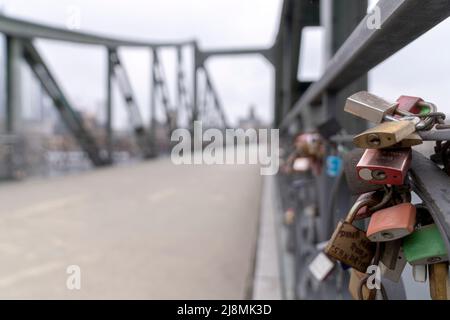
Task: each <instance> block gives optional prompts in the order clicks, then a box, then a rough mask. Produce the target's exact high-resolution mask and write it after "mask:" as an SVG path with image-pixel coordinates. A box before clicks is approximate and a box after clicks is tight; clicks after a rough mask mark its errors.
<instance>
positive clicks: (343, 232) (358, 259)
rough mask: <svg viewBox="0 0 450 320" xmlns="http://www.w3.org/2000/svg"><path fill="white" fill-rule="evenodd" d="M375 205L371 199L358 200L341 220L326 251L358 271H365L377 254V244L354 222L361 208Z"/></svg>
mask: <svg viewBox="0 0 450 320" xmlns="http://www.w3.org/2000/svg"><path fill="white" fill-rule="evenodd" d="M367 205H373V202H372V201H371V200H364V201H357V202H355V204H354V205H353V206H352V208H351V209H350V211H349V213H348V215H347V217H346V218H345V220H344V221H342V220H341V221H340V222H339V223H338V225H337V227H336V230H335V231H334V233H333V235H332V236H331V239H330V241H329V242H328V244H327V246H326V248H325V250H324V251H325V253H326V254H327V255H329V256H330V257H332V258H334V259H336V260H339V261H341V262H343V263H345V264H347V265H349V266H351V267H352V268H355V269H356V270H358V271H361V272H365V271H366V270H367V267H368V266H369V265H370V263H371V261H372V258H373V256H374V254H375V244H374V243H373V242H371V241H370V240H369V239H368V238H367V237H366V233H365V232H364V231H363V230H360V229H358V228H357V227H355V226H354V225H352V222H353V220H354V218H355V215H356V213H357V212H358V210H359V209H361V208H362V207H364V206H367Z"/></svg>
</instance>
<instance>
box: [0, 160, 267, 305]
mask: <svg viewBox="0 0 450 320" xmlns="http://www.w3.org/2000/svg"><path fill="white" fill-rule="evenodd" d="M260 191H261V176H260V175H259V168H258V167H257V166H243V165H239V166H230V165H223V166H175V165H173V164H172V163H171V162H170V161H169V160H167V159H160V160H155V161H152V162H146V163H141V164H137V165H133V166H127V167H115V168H107V169H101V170H96V171H92V172H87V173H83V174H79V175H74V176H67V177H59V178H52V179H45V180H33V181H31V180H30V181H26V182H19V183H6V184H3V185H0V298H25V299H26V298H44V299H45V298H73V299H77V298H127V299H131V298H137V299H140V298H193V299H196V298H213V299H214V298H236V299H238V298H245V297H248V295H249V292H248V289H249V286H250V283H251V273H252V271H253V258H254V251H255V241H256V238H257V237H256V233H257V221H258V213H259V209H260V208H259V207H260ZM69 265H79V266H80V268H81V290H68V289H67V287H66V281H67V277H68V274H67V273H66V268H67V266H69Z"/></svg>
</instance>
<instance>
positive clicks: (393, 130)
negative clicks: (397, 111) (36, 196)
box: [353, 120, 416, 149]
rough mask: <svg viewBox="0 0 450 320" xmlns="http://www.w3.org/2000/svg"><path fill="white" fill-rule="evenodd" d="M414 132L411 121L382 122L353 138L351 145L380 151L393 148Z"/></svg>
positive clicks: (414, 127)
mask: <svg viewBox="0 0 450 320" xmlns="http://www.w3.org/2000/svg"><path fill="white" fill-rule="evenodd" d="M415 131H416V123H415V122H414V121H412V120H402V121H395V122H383V123H380V124H379V125H377V126H375V127H373V128H370V129H367V130H366V131H364V132H363V133H360V134H358V135H356V136H355V137H354V138H353V143H354V144H355V145H356V146H357V147H359V148H364V149H382V148H387V147H390V146H393V145H395V144H397V143H399V142H401V141H402V140H403V139H405V138H406V137H408V136H409V135H410V134H411V133H414V132H415Z"/></svg>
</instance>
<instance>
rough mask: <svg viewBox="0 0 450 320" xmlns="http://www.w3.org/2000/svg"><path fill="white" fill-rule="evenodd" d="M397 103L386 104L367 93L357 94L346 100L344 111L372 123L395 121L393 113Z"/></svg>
mask: <svg viewBox="0 0 450 320" xmlns="http://www.w3.org/2000/svg"><path fill="white" fill-rule="evenodd" d="M397 106H398V103H396V102H388V101H386V100H384V99H383V98H380V97H378V96H376V95H374V94H371V93H369V92H367V91H360V92H357V93H355V94H353V95H351V96H350V97H348V98H347V101H346V103H345V107H344V111H345V112H348V113H351V114H353V115H355V116H357V117H360V118H363V119H366V120H367V121H370V122H373V123H381V122H383V121H384V120H391V121H395V120H396V119H395V118H394V117H393V114H394V111H395V109H396V108H397Z"/></svg>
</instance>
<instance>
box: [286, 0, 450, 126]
mask: <svg viewBox="0 0 450 320" xmlns="http://www.w3.org/2000/svg"><path fill="white" fill-rule="evenodd" d="M378 7H379V9H380V10H379V12H380V14H381V19H380V21H381V28H380V29H375V28H374V29H370V28H369V27H368V23H367V20H368V19H369V18H371V16H370V15H367V16H366V17H365V18H364V19H363V20H362V21H361V23H360V24H359V25H358V27H357V28H356V29H355V31H354V32H353V33H352V34H351V35H350V36H349V38H348V39H347V40H346V41H345V43H344V44H343V45H342V47H341V48H340V49H339V50H338V52H337V53H336V54H335V55H334V57H333V58H332V59H331V61H330V63H329V64H328V67H327V69H326V71H325V73H324V75H323V76H322V78H320V80H319V81H317V82H316V83H314V84H313V85H312V86H311V87H310V88H309V89H308V90H307V91H306V92H305V94H304V95H303V96H302V97H301V98H300V100H299V101H297V102H296V103H295V106H294V108H293V110H292V111H291V112H289V113H288V114H287V115H286V117H285V118H284V120H283V121H282V123H281V127H282V128H285V127H286V126H287V125H289V124H290V123H291V122H292V121H293V120H295V118H296V116H298V115H299V114H300V113H302V112H309V111H308V110H309V107H310V106H311V105H314V104H318V103H319V102H320V99H321V96H322V94H323V93H324V92H325V91H326V90H330V91H337V90H339V89H342V88H344V87H345V86H346V85H348V84H349V83H351V82H352V81H353V80H356V79H357V78H358V77H360V76H361V75H363V74H365V73H366V72H368V71H369V70H370V69H372V68H373V67H375V66H376V65H378V64H379V63H381V62H382V61H384V60H385V59H387V58H388V57H390V56H391V55H393V54H394V53H396V52H397V51H399V50H400V49H402V48H403V47H405V46H406V45H408V44H409V43H411V42H412V41H414V40H415V39H417V38H418V37H420V36H421V35H422V34H424V33H425V32H427V31H428V30H430V29H431V28H433V27H434V26H436V25H437V24H439V23H440V22H441V21H443V20H444V19H446V18H447V17H449V16H450V1H448V0H433V1H424V0H381V1H380V2H379V3H378ZM405 26H408V27H407V28H405Z"/></svg>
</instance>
